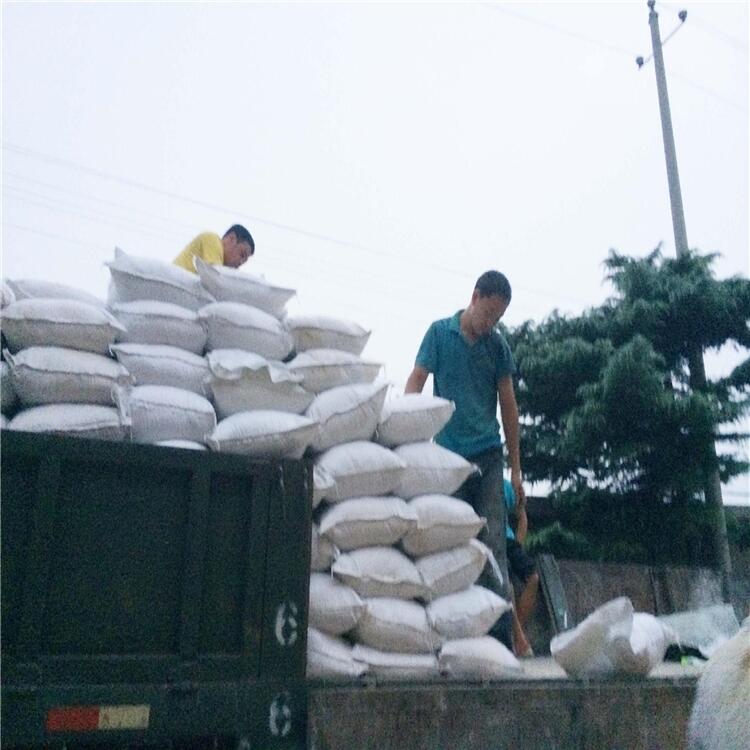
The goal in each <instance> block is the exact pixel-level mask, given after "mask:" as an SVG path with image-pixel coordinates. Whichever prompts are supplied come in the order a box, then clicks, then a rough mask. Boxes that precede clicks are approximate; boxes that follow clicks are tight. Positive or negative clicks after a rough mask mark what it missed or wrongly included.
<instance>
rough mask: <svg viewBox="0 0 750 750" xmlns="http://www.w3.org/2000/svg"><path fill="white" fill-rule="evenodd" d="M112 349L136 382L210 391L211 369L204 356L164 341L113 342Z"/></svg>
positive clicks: (202, 391) (201, 393) (202, 393)
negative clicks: (164, 343) (158, 342)
mask: <svg viewBox="0 0 750 750" xmlns="http://www.w3.org/2000/svg"><path fill="white" fill-rule="evenodd" d="M111 350H112V354H114V355H115V357H117V361H118V362H120V363H121V364H122V365H124V366H125V369H126V370H127V371H128V372H129V373H130V374H131V375H132V376H133V378H134V380H135V383H136V385H168V386H171V387H173V388H182V389H183V390H186V391H192V392H193V393H197V394H198V395H199V396H205V395H206V394H207V391H208V383H207V381H208V375H209V370H208V363H207V362H206V360H205V358H204V357H199V356H198V355H197V354H193V353H192V352H189V351H187V350H185V349H178V348H177V347H176V346H163V345H161V344H113V345H112V347H111Z"/></svg>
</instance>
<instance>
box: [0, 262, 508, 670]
mask: <svg viewBox="0 0 750 750" xmlns="http://www.w3.org/2000/svg"><path fill="white" fill-rule="evenodd" d="M107 265H108V266H109V270H110V273H111V283H110V289H109V295H108V300H107V304H106V305H105V304H104V303H103V302H102V301H100V300H98V299H96V298H94V297H91V296H90V295H88V294H86V293H85V292H81V291H79V290H76V289H72V288H69V287H63V286H61V285H57V284H50V283H47V282H41V281H16V282H10V281H9V282H8V283H7V284H6V283H4V284H3V285H2V298H1V300H0V303H1V304H2V331H3V335H4V338H5V340H6V343H7V348H6V350H5V352H4V360H5V361H3V362H2V373H1V375H2V381H1V383H0V386H1V388H0V393H1V394H2V413H3V415H6V416H10V415H11V414H13V412H14V410H15V411H16V413H15V416H13V417H12V419H11V420H10V422H9V423H8V422H7V420H6V417H5V416H3V418H2V426H3V427H6V426H7V427H8V428H10V429H18V430H24V431H32V432H55V433H60V434H70V435H80V436H86V437H99V438H104V439H110V440H118V439H119V440H123V439H132V440H133V441H137V442H146V443H157V444H161V445H169V446H173V447H181V448H194V449H200V450H206V449H207V448H209V449H211V450H215V451H227V452H234V453H242V454H245V455H249V456H253V457H257V458H263V459H278V458H299V457H301V456H302V455H303V454H305V453H306V452H307V453H312V454H313V455H314V456H315V470H314V498H313V504H314V506H315V507H316V508H317V510H316V513H315V515H316V520H317V521H318V523H319V526H318V525H317V524H316V525H315V526H314V529H313V560H312V567H313V570H314V571H315V572H314V573H313V574H312V577H311V582H310V629H309V637H308V662H309V673H310V675H311V676H315V677H337V678H341V677H344V678H351V677H358V676H361V675H363V674H365V673H368V674H370V675H374V676H375V677H376V678H383V679H388V678H391V679H425V678H432V677H437V676H438V675H441V674H442V675H449V676H455V677H459V678H472V677H473V678H478V679H486V678H493V677H498V676H505V675H508V674H512V673H514V672H517V671H520V665H519V663H518V662H517V660H516V659H515V658H514V657H513V655H512V654H510V653H509V652H508V651H507V649H505V647H504V646H502V645H501V644H500V643H499V642H498V641H496V640H494V639H492V638H490V637H488V636H486V633H487V632H488V631H489V630H490V628H491V627H492V626H493V625H494V623H495V622H496V621H497V619H498V618H499V617H500V616H501V615H502V614H503V613H504V612H505V611H507V609H508V608H509V606H510V605H509V604H508V603H507V602H505V601H504V600H503V599H501V598H500V597H498V596H496V595H495V594H494V593H492V592H490V591H488V590H486V589H484V588H481V587H479V586H476V585H475V582H476V580H477V579H478V577H479V575H480V573H481V572H482V570H483V569H484V567H485V565H487V564H488V556H489V553H488V550H487V549H486V547H485V546H484V545H483V544H481V543H480V542H478V541H477V540H476V539H475V537H476V536H477V534H478V533H479V531H480V530H481V528H482V527H483V525H484V523H485V521H484V519H482V518H479V517H478V516H477V515H476V513H475V512H474V510H473V509H472V508H471V506H470V505H468V504H467V503H465V502H463V501H461V500H458V499H456V498H453V497H451V495H452V493H454V492H455V491H456V490H457V489H458V487H459V486H460V485H461V484H462V483H463V481H464V480H465V479H466V478H467V477H468V476H469V475H470V474H471V473H473V471H474V470H475V467H474V466H473V465H472V464H470V463H469V462H467V461H466V460H464V459H463V458H462V457H460V456H458V455H456V454H454V453H451V452H450V451H447V450H445V449H443V448H441V447H440V446H438V445H436V444H435V443H432V442H431V440H432V437H433V436H434V435H435V434H436V433H437V432H438V431H439V430H440V429H441V428H442V427H443V426H444V425H445V424H446V422H447V421H448V419H450V417H451V414H452V413H453V409H454V407H453V404H452V403H451V402H448V401H445V400H443V399H439V398H436V397H432V396H427V395H410V396H397V397H394V398H391V399H390V400H388V401H386V396H387V390H388V386H387V384H386V383H385V382H382V380H380V379H379V375H380V371H381V366H380V365H379V364H377V363H372V362H367V361H365V360H363V359H362V358H361V356H360V355H361V353H362V350H363V349H364V347H365V344H366V343H367V340H368V338H369V332H368V331H366V330H365V329H363V328H362V327H361V326H358V325H356V324H355V323H351V322H349V321H343V320H339V319H331V318H326V317H319V316H293V317H289V316H287V315H286V305H287V303H288V301H289V300H290V299H291V298H292V297H293V296H294V294H295V292H294V290H292V289H285V288H281V287H276V286H273V285H271V284H269V283H268V282H266V281H265V280H264V279H262V278H259V277H256V276H252V275H250V274H247V273H244V272H240V271H237V270H234V269H231V268H225V267H222V266H211V265H207V264H205V263H202V262H201V261H200V260H196V270H197V272H198V275H195V274H191V273H188V272H187V271H185V270H183V269H181V268H178V267H176V266H174V265H172V264H168V263H162V262H159V261H154V260H150V259H147V258H140V257H136V256H131V255H128V254H126V253H124V252H122V251H121V250H119V249H116V250H115V257H114V260H113V261H111V262H109V263H108V264H107ZM19 407H20V408H19Z"/></svg>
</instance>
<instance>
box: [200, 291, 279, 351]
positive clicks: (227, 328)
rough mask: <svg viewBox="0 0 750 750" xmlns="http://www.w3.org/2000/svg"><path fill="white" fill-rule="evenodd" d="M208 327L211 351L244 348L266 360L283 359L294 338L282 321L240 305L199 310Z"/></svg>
mask: <svg viewBox="0 0 750 750" xmlns="http://www.w3.org/2000/svg"><path fill="white" fill-rule="evenodd" d="M198 319H199V320H200V321H202V323H203V325H204V326H205V328H206V333H207V337H208V338H207V343H206V346H207V347H208V349H209V350H212V349H242V350H244V351H246V352H254V353H255V354H260V356H261V357H265V358H266V359H284V358H285V357H286V356H287V355H288V354H289V353H290V352H291V351H292V337H291V336H290V335H289V333H288V332H287V331H286V330H285V329H284V327H283V326H282V325H281V323H279V321H278V320H277V319H276V318H274V317H273V315H269V314H268V313H267V312H263V310H259V309H258V308H257V307H251V306H250V305H243V304H241V303H239V302H214V303H212V304H210V305H206V306H205V307H202V308H201V309H200V310H199V311H198Z"/></svg>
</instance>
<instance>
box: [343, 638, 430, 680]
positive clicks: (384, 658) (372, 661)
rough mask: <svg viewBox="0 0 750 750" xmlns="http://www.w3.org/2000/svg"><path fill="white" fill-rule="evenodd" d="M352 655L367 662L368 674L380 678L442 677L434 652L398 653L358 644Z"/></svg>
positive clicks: (419, 678) (424, 678)
mask: <svg viewBox="0 0 750 750" xmlns="http://www.w3.org/2000/svg"><path fill="white" fill-rule="evenodd" d="M352 657H353V658H354V659H356V660H357V661H361V662H364V663H365V664H367V667H368V674H371V675H374V676H375V677H377V678H378V680H399V681H411V680H434V679H437V678H438V677H440V668H439V667H438V660H437V657H436V656H435V655H434V654H396V653H392V652H389V651H380V650H378V649H375V648H370V646H362V645H360V644H357V645H355V646H354V649H353V651H352Z"/></svg>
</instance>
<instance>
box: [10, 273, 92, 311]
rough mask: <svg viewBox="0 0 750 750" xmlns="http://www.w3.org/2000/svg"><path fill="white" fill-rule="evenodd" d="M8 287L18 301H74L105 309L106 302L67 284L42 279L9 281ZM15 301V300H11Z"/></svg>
mask: <svg viewBox="0 0 750 750" xmlns="http://www.w3.org/2000/svg"><path fill="white" fill-rule="evenodd" d="M8 287H9V288H10V290H11V292H12V293H13V297H14V299H16V300H19V299H38V298H40V297H44V298H46V299H73V300H77V301H78V302H85V303H86V304H88V305H93V306H94V307H104V300H102V299H99V298H98V297H95V296H94V295H93V294H89V293H88V292H84V291H83V289H76V288H75V287H72V286H67V285H66V284H58V283H56V282H54V281H43V280H42V279H8ZM11 301H13V300H11Z"/></svg>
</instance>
